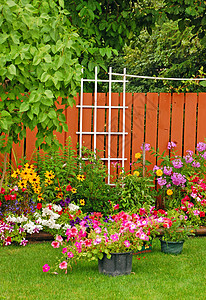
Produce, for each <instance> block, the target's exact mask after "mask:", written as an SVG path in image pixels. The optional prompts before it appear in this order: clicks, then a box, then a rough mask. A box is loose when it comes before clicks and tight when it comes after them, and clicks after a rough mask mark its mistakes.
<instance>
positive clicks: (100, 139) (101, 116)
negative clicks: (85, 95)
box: [96, 93, 106, 158]
mask: <svg viewBox="0 0 206 300" xmlns="http://www.w3.org/2000/svg"><path fill="white" fill-rule="evenodd" d="M105 104H106V95H105V94H103V93H98V94H97V106H105ZM104 131H105V108H98V109H97V132H104ZM104 140H105V135H103V134H99V135H97V140H96V149H97V150H100V151H98V152H97V154H98V156H100V157H101V158H103V157H104V156H105V154H104Z"/></svg>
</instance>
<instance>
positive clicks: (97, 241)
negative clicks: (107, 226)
mask: <svg viewBox="0 0 206 300" xmlns="http://www.w3.org/2000/svg"><path fill="white" fill-rule="evenodd" d="M101 241H102V239H101V238H100V237H99V236H97V238H96V239H95V240H93V244H94V245H98V244H100V243H101Z"/></svg>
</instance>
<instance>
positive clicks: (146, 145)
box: [141, 143, 150, 151]
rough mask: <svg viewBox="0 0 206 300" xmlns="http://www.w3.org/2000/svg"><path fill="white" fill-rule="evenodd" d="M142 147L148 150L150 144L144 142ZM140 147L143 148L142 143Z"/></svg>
mask: <svg viewBox="0 0 206 300" xmlns="http://www.w3.org/2000/svg"><path fill="white" fill-rule="evenodd" d="M144 148H145V151H149V150H150V144H148V143H145V144H144ZM141 149H142V150H143V144H142V146H141Z"/></svg>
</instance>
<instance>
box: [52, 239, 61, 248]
mask: <svg viewBox="0 0 206 300" xmlns="http://www.w3.org/2000/svg"><path fill="white" fill-rule="evenodd" d="M51 245H52V247H53V248H59V242H56V241H53V242H52V243H51Z"/></svg>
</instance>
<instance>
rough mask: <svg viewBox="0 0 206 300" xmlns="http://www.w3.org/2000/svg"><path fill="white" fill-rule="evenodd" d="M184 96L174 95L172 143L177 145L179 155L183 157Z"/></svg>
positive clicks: (176, 149)
mask: <svg viewBox="0 0 206 300" xmlns="http://www.w3.org/2000/svg"><path fill="white" fill-rule="evenodd" d="M183 114H184V94H182V93H181V94H176V93H175V94H173V95H172V120H171V142H174V143H176V145H177V147H176V148H175V151H177V152H176V154H177V155H180V156H181V155H182V136H183Z"/></svg>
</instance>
